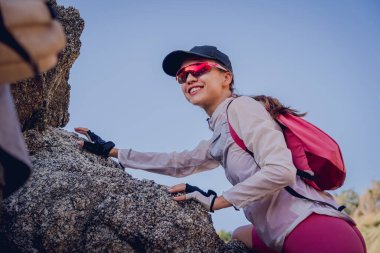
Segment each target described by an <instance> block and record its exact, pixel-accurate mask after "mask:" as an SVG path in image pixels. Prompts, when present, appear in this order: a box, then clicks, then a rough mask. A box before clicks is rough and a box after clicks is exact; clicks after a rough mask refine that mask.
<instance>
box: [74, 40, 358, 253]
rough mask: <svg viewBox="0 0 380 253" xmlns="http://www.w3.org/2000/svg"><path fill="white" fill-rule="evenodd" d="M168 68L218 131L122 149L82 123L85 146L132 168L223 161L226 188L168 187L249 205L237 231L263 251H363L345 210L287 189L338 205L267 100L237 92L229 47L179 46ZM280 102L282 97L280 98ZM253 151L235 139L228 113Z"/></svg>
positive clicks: (204, 166) (174, 172)
mask: <svg viewBox="0 0 380 253" xmlns="http://www.w3.org/2000/svg"><path fill="white" fill-rule="evenodd" d="M163 69H164V71H165V72H166V73H167V74H168V75H170V76H175V77H176V79H177V81H178V82H179V83H180V84H181V87H182V92H183V94H184V95H185V97H186V99H187V100H188V101H189V102H190V103H192V104H193V105H197V106H200V107H201V108H203V109H204V110H205V112H206V113H207V114H208V116H209V117H210V118H209V120H208V121H209V127H210V129H211V130H212V131H213V136H212V138H211V139H210V140H208V141H202V142H200V143H199V145H198V146H197V147H196V148H195V149H194V150H192V151H184V152H181V153H142V152H137V151H134V150H132V149H120V150H119V149H116V148H114V144H113V143H112V142H104V141H103V140H101V139H100V138H99V137H97V136H96V135H95V134H93V133H92V132H91V131H89V130H88V129H87V128H76V129H75V130H76V131H77V132H79V133H82V134H87V135H89V137H90V139H92V140H93V141H94V143H90V142H83V141H81V142H79V144H80V145H81V146H83V147H84V148H85V149H87V150H89V151H91V152H94V153H97V154H99V155H104V156H108V155H109V156H112V157H115V158H118V160H119V162H120V163H121V164H122V165H123V166H125V167H129V168H135V169H143V170H147V171H150V172H155V173H160V174H165V175H171V176H175V177H184V176H187V175H190V174H193V173H198V172H201V171H206V170H210V169H213V168H216V167H217V166H219V165H222V166H223V167H224V169H225V172H226V176H227V178H228V180H229V181H230V182H231V183H232V185H233V187H232V188H231V189H229V190H227V191H225V192H224V193H223V194H222V195H221V196H216V194H215V193H214V192H212V191H209V192H208V193H205V192H203V191H201V190H200V189H198V188H197V187H192V186H189V185H186V184H179V185H175V186H173V187H171V188H170V189H169V191H170V192H172V193H176V192H183V191H185V192H187V194H185V195H181V196H178V197H175V200H177V201H183V200H186V199H189V198H195V199H197V200H198V201H200V202H201V203H202V204H203V205H204V206H205V207H206V208H207V209H208V210H210V211H214V210H219V209H222V208H227V207H231V206H234V207H236V208H243V209H244V212H245V215H246V217H247V219H248V220H249V221H250V222H251V223H252V224H250V225H247V226H243V227H239V228H238V229H236V230H235V231H234V233H233V238H234V239H238V240H241V241H242V242H244V243H245V244H246V245H247V246H248V247H249V248H251V249H255V250H257V251H259V252H324V253H326V252H346V253H347V252H355V253H358V252H365V245H364V241H363V238H362V236H361V234H360V232H359V231H358V230H357V229H356V227H355V225H354V222H353V221H352V220H351V219H350V217H349V216H347V215H346V214H344V213H342V212H339V211H337V210H335V209H333V208H330V207H327V206H325V205H320V204H317V203H315V202H312V201H307V200H303V199H299V198H295V197H293V196H292V195H290V194H289V193H288V192H287V191H285V190H284V187H286V186H291V187H292V188H293V189H295V190H296V191H297V192H298V193H300V194H302V195H304V196H308V197H309V198H311V199H315V200H319V201H323V202H327V203H329V204H331V205H335V204H336V203H335V202H334V200H333V198H332V197H331V196H330V195H329V194H327V193H324V192H318V191H316V190H315V189H314V188H312V187H310V186H308V185H307V184H305V183H304V181H303V180H302V179H300V178H298V177H297V176H296V168H295V167H294V165H293V163H292V157H291V153H290V151H289V150H288V148H287V146H286V143H285V139H284V136H283V133H282V130H281V127H280V126H279V125H278V124H277V123H276V121H274V120H273V118H272V117H271V115H270V114H269V113H268V112H267V110H266V109H265V108H264V106H263V105H262V104H261V103H260V102H257V101H256V100H254V99H252V98H250V97H245V96H241V97H237V96H235V95H234V94H233V83H234V82H233V80H234V79H233V70H232V65H231V62H230V60H229V58H228V56H227V55H225V54H224V53H222V52H220V51H219V50H218V49H217V48H216V47H213V46H197V47H194V48H192V49H191V50H190V51H174V52H172V53H170V54H169V55H167V56H166V58H165V59H164V61H163ZM278 106H281V104H278ZM227 114H228V118H229V122H230V124H231V125H232V127H233V129H234V130H235V131H236V133H237V134H238V136H240V138H241V139H243V140H244V142H245V143H246V145H247V147H248V149H249V150H254V157H253V156H251V155H250V154H249V153H247V152H246V151H244V150H242V149H241V148H240V147H239V146H238V145H237V144H236V143H235V142H234V140H233V139H232V137H231V134H230V131H229V126H228V121H227Z"/></svg>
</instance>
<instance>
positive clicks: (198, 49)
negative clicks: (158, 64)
mask: <svg viewBox="0 0 380 253" xmlns="http://www.w3.org/2000/svg"><path fill="white" fill-rule="evenodd" d="M193 57H201V58H206V59H211V60H215V61H217V62H219V63H221V64H222V65H223V66H224V67H226V68H227V69H228V70H229V71H231V72H232V65H231V61H230V59H229V58H228V56H227V55H226V54H224V53H222V52H221V51H219V50H218V49H217V48H216V47H214V46H207V45H206V46H195V47H193V48H192V49H190V51H183V50H176V51H173V52H171V53H170V54H168V55H167V56H166V57H165V59H164V61H163V62H162V68H163V69H164V72H165V73H166V74H168V75H169V76H175V75H176V74H177V71H178V70H179V68H180V67H181V65H182V63H183V62H184V61H185V60H187V59H190V58H193Z"/></svg>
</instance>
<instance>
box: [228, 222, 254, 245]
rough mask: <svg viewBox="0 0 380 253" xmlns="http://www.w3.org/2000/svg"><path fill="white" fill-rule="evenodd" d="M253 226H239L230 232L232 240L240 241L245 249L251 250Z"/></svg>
mask: <svg viewBox="0 0 380 253" xmlns="http://www.w3.org/2000/svg"><path fill="white" fill-rule="evenodd" d="M252 229H253V225H246V226H241V227H238V228H237V229H235V230H234V231H233V232H232V235H231V237H232V239H235V240H239V241H242V242H243V243H244V244H245V245H246V246H247V247H249V248H252Z"/></svg>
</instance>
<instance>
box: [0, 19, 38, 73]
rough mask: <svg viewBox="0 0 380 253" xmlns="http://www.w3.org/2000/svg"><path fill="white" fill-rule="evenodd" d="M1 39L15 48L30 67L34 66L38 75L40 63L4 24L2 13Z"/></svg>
mask: <svg viewBox="0 0 380 253" xmlns="http://www.w3.org/2000/svg"><path fill="white" fill-rule="evenodd" d="M0 35H1V36H0V41H1V42H3V43H4V44H5V45H7V46H9V47H10V48H13V49H14V50H15V51H16V52H17V53H18V54H19V55H20V56H21V58H22V59H24V61H26V62H27V63H28V64H29V65H30V67H31V68H32V70H33V72H34V75H35V76H38V74H39V69H38V65H37V64H36V63H35V62H34V61H33V59H32V58H31V57H30V55H29V53H28V52H27V51H26V50H25V49H24V48H23V47H22V46H21V45H20V43H18V41H17V40H16V39H15V38H14V37H13V35H12V34H11V33H10V32H9V31H8V29H7V28H6V27H5V25H4V20H3V16H2V15H1V13H0Z"/></svg>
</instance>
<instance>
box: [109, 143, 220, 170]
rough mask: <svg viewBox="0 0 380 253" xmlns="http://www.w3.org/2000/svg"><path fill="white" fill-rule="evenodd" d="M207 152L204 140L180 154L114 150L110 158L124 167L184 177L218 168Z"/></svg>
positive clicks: (208, 146)
mask: <svg viewBox="0 0 380 253" xmlns="http://www.w3.org/2000/svg"><path fill="white" fill-rule="evenodd" d="M209 150H210V141H205V140H204V141H201V142H200V143H199V144H198V146H197V147H196V148H195V149H193V150H185V151H182V152H171V153H159V152H138V151H135V150H132V149H119V150H117V149H115V150H111V152H112V156H113V157H117V158H118V160H119V162H120V164H121V165H123V166H124V167H128V168H133V169H141V170H146V171H149V172H153V173H158V174H164V175H169V176H174V177H185V176H188V175H191V174H194V173H198V172H201V171H206V170H211V169H214V168H216V167H218V166H219V162H218V161H216V160H215V159H213V158H212V157H211V155H210V151H209ZM116 153H117V155H116ZM115 155H116V156H115Z"/></svg>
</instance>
